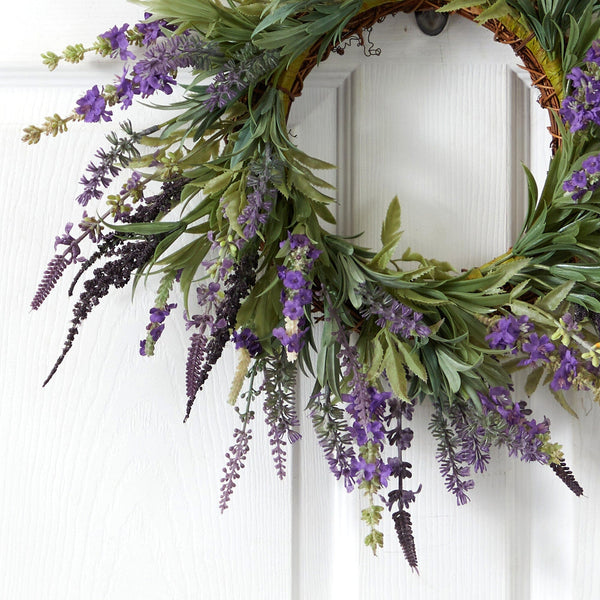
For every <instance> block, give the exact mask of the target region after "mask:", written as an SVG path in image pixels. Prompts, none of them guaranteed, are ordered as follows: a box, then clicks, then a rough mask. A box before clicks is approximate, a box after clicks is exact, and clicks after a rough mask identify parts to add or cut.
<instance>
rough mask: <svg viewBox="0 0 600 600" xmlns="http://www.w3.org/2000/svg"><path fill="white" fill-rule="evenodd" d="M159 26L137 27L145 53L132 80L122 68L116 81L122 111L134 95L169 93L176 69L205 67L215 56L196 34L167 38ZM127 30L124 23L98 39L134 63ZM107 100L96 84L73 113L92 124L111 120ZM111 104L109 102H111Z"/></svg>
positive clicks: (141, 24) (171, 90)
mask: <svg viewBox="0 0 600 600" xmlns="http://www.w3.org/2000/svg"><path fill="white" fill-rule="evenodd" d="M147 14H148V13H147ZM162 26H163V24H162V23H161V22H160V21H155V22H152V23H140V24H138V25H137V28H138V30H140V32H141V33H143V34H144V38H143V43H144V44H145V50H144V54H143V55H142V56H141V57H140V58H139V59H138V60H137V62H135V64H134V66H133V69H132V74H131V77H128V76H127V75H128V72H129V68H128V67H127V66H125V67H124V68H123V74H122V75H121V76H120V77H119V78H118V80H117V83H116V86H115V89H114V92H115V94H116V101H117V102H120V103H121V108H122V109H126V108H128V107H129V106H131V104H132V102H133V97H134V96H135V95H141V96H142V98H147V97H149V96H151V95H152V94H154V93H155V92H157V91H161V92H163V93H165V94H171V93H172V92H173V87H172V86H174V85H176V84H177V82H176V81H175V79H174V77H173V74H174V73H175V72H176V70H177V69H180V68H187V67H194V66H199V65H202V64H206V63H207V61H208V60H209V59H210V57H212V56H214V55H215V51H214V50H213V49H212V48H210V47H209V46H208V44H206V42H205V41H204V40H202V38H201V37H200V36H199V35H197V34H195V33H193V32H191V31H187V32H184V33H183V34H181V35H174V36H172V37H169V38H166V37H164V34H163V33H162ZM127 27H128V25H127V24H125V25H123V26H122V27H120V28H118V27H116V26H115V27H113V28H112V29H110V30H109V31H107V32H106V33H103V34H102V35H101V36H100V37H103V38H105V39H107V40H108V41H109V42H110V44H111V48H112V51H113V55H114V56H116V54H117V53H118V54H119V56H120V58H121V59H123V60H127V59H132V60H135V59H136V56H135V54H133V53H132V52H131V51H130V50H128V40H127V37H126V35H125V32H126V30H127ZM108 97H109V96H108V92H107V91H106V90H105V89H102V91H100V90H99V88H98V86H97V85H95V86H94V87H93V88H91V89H90V90H88V91H87V92H86V93H85V95H84V96H83V97H82V98H80V99H79V100H78V101H77V107H76V108H75V112H76V113H77V114H79V115H82V116H83V117H84V121H86V122H88V123H95V122H98V121H100V119H103V120H104V121H110V120H111V118H112V112H111V111H109V110H107V99H108ZM114 101H115V100H114V99H112V100H111V103H113V102H114Z"/></svg>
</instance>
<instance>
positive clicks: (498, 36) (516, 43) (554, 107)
mask: <svg viewBox="0 0 600 600" xmlns="http://www.w3.org/2000/svg"><path fill="white" fill-rule="evenodd" d="M444 4H446V2H444V0H401V1H394V2H389V3H385V4H380V5H378V6H375V7H373V8H368V9H366V10H364V11H362V12H361V13H359V14H358V15H357V16H356V17H354V18H353V19H351V20H350V21H349V22H348V25H347V26H346V28H345V29H344V30H343V32H342V36H341V41H342V42H343V41H344V40H347V39H348V38H349V37H351V36H358V38H359V40H361V42H363V43H364V38H363V31H364V30H366V29H369V28H371V27H373V25H375V24H376V23H381V22H382V21H383V20H384V19H385V18H386V17H387V16H389V15H394V14H396V13H399V12H404V13H411V12H415V11H424V10H434V9H436V8H440V7H441V6H443V5H444ZM480 13H481V10H477V9H462V10H459V11H456V14H459V15H461V16H463V17H465V18H467V19H469V20H471V21H473V20H475V19H476V18H477V17H478V16H479V14H480ZM515 26H516V27H515V28H516V29H522V28H520V27H519V26H518V24H516V23H515ZM483 27H485V28H486V29H489V30H490V31H492V33H493V34H494V40H495V41H497V42H500V43H502V44H507V45H509V46H510V47H511V48H512V49H513V51H514V52H515V54H516V55H517V56H518V57H519V58H520V59H521V60H522V61H523V65H522V68H524V69H525V70H527V71H528V72H529V74H530V76H531V81H532V85H533V86H535V87H536V88H537V89H538V90H539V92H540V98H539V103H540V105H541V106H542V108H544V109H547V110H548V111H549V114H550V126H549V127H548V130H549V132H550V134H551V136H552V142H551V146H552V150H553V152H554V151H556V149H557V148H558V147H559V145H560V143H561V139H560V133H559V129H558V126H557V123H556V120H555V114H554V112H553V111H558V109H559V108H560V97H559V93H558V92H557V90H556V88H555V85H553V83H552V81H551V80H550V77H549V76H548V74H547V73H546V70H545V69H544V67H543V66H542V64H541V63H540V60H538V57H537V56H536V53H535V52H534V51H533V50H532V49H531V48H530V47H529V46H528V44H530V42H531V41H532V40H533V39H534V36H533V34H529V33H528V34H527V37H525V39H521V38H520V37H519V36H518V35H517V34H516V33H514V32H513V31H511V30H510V29H509V28H508V27H507V26H505V25H504V24H503V23H501V22H500V21H498V20H495V19H491V20H489V21H487V22H486V23H484V24H483ZM523 31H524V30H523ZM319 48H320V43H317V44H315V46H313V47H312V48H311V49H310V51H309V52H308V54H307V56H306V57H305V58H304V60H303V62H302V64H301V65H300V67H299V69H298V71H297V73H296V77H295V79H294V81H293V83H292V84H291V85H290V87H289V89H288V90H284V91H285V92H286V93H287V94H288V95H289V97H290V101H293V100H294V98H297V97H298V96H300V95H301V94H302V88H303V85H304V80H305V79H306V77H307V76H308V74H309V73H310V72H311V71H312V70H313V68H314V67H315V66H316V65H317V55H318V51H319ZM333 50H334V46H333V45H330V46H329V48H327V50H326V52H325V53H324V55H323V58H322V60H324V59H326V58H327V57H328V56H329V54H330V53H331V52H332V51H333ZM280 89H281V88H280Z"/></svg>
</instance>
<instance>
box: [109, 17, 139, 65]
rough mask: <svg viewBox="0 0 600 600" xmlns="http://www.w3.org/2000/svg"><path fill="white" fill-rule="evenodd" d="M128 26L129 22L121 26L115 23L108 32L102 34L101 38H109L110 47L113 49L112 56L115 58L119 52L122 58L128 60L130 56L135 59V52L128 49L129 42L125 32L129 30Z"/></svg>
mask: <svg viewBox="0 0 600 600" xmlns="http://www.w3.org/2000/svg"><path fill="white" fill-rule="evenodd" d="M128 27H129V24H128V23H125V24H124V25H123V26H122V27H121V28H118V27H117V26H116V25H115V26H114V27H113V28H112V29H109V30H108V31H107V32H106V33H102V34H101V35H100V37H101V38H104V39H105V40H108V41H109V42H110V47H111V48H112V50H113V52H112V53H111V56H112V57H113V58H114V57H115V56H116V55H117V52H119V57H120V58H121V60H127V59H128V58H131V59H135V54H133V52H130V51H129V50H127V46H128V45H129V42H128V41H127V37H126V35H125V32H126V31H127V28H128Z"/></svg>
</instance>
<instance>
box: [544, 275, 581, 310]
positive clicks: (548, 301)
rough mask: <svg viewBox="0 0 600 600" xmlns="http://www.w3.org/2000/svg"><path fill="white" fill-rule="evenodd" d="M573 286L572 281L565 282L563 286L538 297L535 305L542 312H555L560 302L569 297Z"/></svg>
mask: <svg viewBox="0 0 600 600" xmlns="http://www.w3.org/2000/svg"><path fill="white" fill-rule="evenodd" d="M574 285H575V282H574V281H565V282H564V283H563V284H561V285H559V286H558V287H556V288H554V289H553V290H552V291H550V292H548V293H547V294H546V295H545V296H543V297H540V298H539V299H538V300H537V302H536V303H535V305H536V306H537V307H538V308H541V309H542V310H547V311H549V312H552V311H555V310H556V309H557V308H558V307H559V305H560V304H561V302H563V301H564V300H565V299H566V297H567V296H568V295H569V293H570V292H571V290H572V289H573V286H574Z"/></svg>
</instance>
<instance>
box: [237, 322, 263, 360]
mask: <svg viewBox="0 0 600 600" xmlns="http://www.w3.org/2000/svg"><path fill="white" fill-rule="evenodd" d="M233 341H234V343H235V349H236V350H240V349H241V348H245V349H246V350H247V351H248V354H250V356H251V357H252V358H256V357H257V356H258V355H259V354H260V353H261V352H262V351H263V348H262V345H261V343H260V342H259V340H258V337H257V336H256V335H255V334H254V333H252V330H251V329H249V328H248V327H245V328H244V329H242V330H241V331H240V332H239V333H238V332H237V331H234V332H233Z"/></svg>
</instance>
